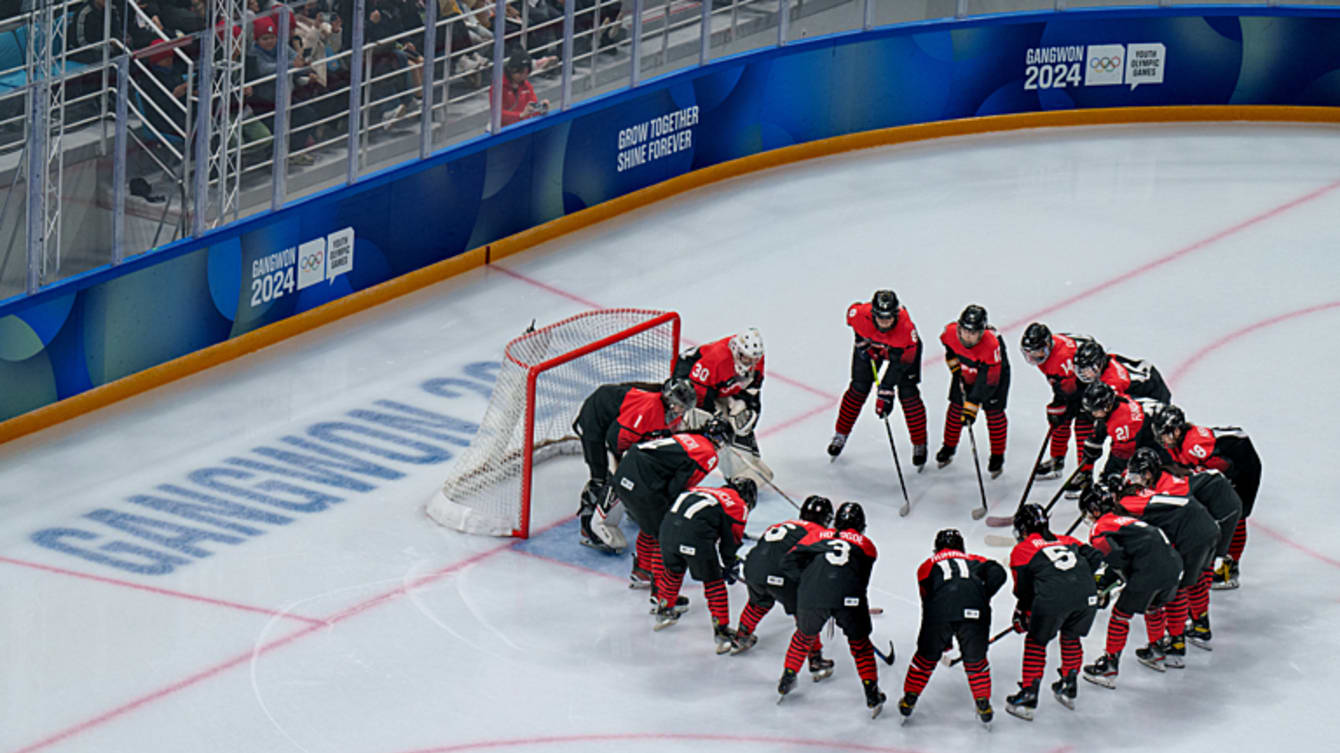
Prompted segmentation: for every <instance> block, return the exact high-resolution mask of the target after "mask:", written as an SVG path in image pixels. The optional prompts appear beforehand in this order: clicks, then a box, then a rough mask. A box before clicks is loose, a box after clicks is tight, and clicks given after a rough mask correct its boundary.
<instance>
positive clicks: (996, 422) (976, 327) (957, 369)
mask: <svg viewBox="0 0 1340 753" xmlns="http://www.w3.org/2000/svg"><path fill="white" fill-rule="evenodd" d="M940 344H941V345H943V346H944V347H945V365H947V366H948V367H949V374H950V377H951V378H950V383H949V409H948V410H946V411H945V436H944V446H942V447H941V448H940V451H939V452H937V453H935V462H936V464H937V465H938V466H939V467H941V468H943V467H945V466H946V465H949V464H950V463H951V462H953V460H954V452H955V450H957V449H958V440H959V434H960V433H961V431H962V428H963V426H964V425H967V426H969V427H971V426H972V423H973V421H976V420H977V409H978V408H985V410H986V427H987V433H989V434H990V435H991V457H990V459H988V460H987V463H986V469H987V470H988V471H990V473H991V478H996V477H997V476H999V475H1000V474H1001V471H1002V470H1004V467H1005V438H1006V431H1007V430H1008V427H1009V424H1008V422H1007V421H1006V419H1005V401H1006V399H1007V398H1008V397H1009V395H1010V361H1009V359H1008V358H1007V357H1006V356H1005V348H1003V347H1001V344H1000V336H999V335H998V334H997V333H996V328H995V327H992V326H990V325H988V324H987V322H986V309H984V308H982V307H981V306H978V305H977V304H975V303H974V304H972V305H969V306H968V307H967V308H965V309H963V313H961V314H959V317H958V321H955V322H950V323H949V324H946V325H945V329H944V332H942V333H940ZM968 431H972V429H971V428H969V429H968Z"/></svg>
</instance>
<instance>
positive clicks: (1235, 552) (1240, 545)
mask: <svg viewBox="0 0 1340 753" xmlns="http://www.w3.org/2000/svg"><path fill="white" fill-rule="evenodd" d="M1246 548H1247V519H1246V518H1243V519H1242V520H1239V521H1238V527H1237V528H1234V529H1233V540H1232V541H1230V542H1229V543H1228V556H1230V557H1232V558H1233V559H1234V561H1237V562H1242V550H1244V549H1246Z"/></svg>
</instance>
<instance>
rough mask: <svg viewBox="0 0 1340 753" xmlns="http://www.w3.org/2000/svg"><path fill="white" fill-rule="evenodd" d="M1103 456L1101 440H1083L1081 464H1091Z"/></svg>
mask: <svg viewBox="0 0 1340 753" xmlns="http://www.w3.org/2000/svg"><path fill="white" fill-rule="evenodd" d="M1102 456H1103V443H1102V441H1101V440H1095V439H1093V438H1092V437H1090V438H1089V439H1086V440H1084V458H1083V463H1084V464H1086V465H1089V464H1092V463H1093V461H1095V460H1097V459H1098V458H1100V457H1102Z"/></svg>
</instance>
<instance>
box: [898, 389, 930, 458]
mask: <svg viewBox="0 0 1340 753" xmlns="http://www.w3.org/2000/svg"><path fill="white" fill-rule="evenodd" d="M898 400H899V401H900V402H901V403H902V404H903V418H904V419H905V420H906V421H907V435H908V437H910V438H911V440H912V444H914V445H915V444H926V404H925V403H923V402H921V395H904V394H903V391H902V390H901V389H900V390H898Z"/></svg>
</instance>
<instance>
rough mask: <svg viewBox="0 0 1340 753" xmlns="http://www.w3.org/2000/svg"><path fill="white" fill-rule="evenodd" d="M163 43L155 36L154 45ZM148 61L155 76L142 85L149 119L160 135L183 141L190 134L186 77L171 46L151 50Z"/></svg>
mask: <svg viewBox="0 0 1340 753" xmlns="http://www.w3.org/2000/svg"><path fill="white" fill-rule="evenodd" d="M163 43H164V42H163V40H161V39H155V40H154V41H153V43H152V45H151V46H154V45H162V44H163ZM145 62H146V63H147V64H148V65H147V68H148V71H149V75H150V76H151V77H152V78H153V80H152V81H147V82H145V83H144V84H142V85H141V88H142V89H143V90H144V93H145V95H146V96H147V97H148V99H149V101H148V102H146V103H145V104H144V110H145V113H144V115H145V119H146V123H147V125H148V126H149V127H150V128H151V129H152V130H153V131H154V132H155V134H156V138H165V139H167V140H170V141H178V142H180V141H181V140H184V139H185V136H186V94H187V89H188V88H189V84H188V83H187V81H186V77H185V76H183V75H182V73H181V71H179V70H178V69H177V67H176V66H175V65H174V63H173V55H172V50H170V49H164V50H162V51H160V52H154V53H151V54H149V55H148V56H147V57H146V58H145Z"/></svg>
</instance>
